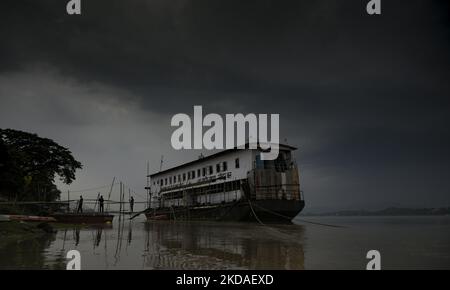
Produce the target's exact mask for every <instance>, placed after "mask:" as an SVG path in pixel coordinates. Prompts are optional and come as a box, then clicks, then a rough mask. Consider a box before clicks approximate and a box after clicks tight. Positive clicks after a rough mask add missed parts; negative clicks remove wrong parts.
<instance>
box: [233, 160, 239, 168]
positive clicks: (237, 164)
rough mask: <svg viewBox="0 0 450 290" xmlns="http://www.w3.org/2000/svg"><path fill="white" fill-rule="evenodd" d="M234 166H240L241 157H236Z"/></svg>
mask: <svg viewBox="0 0 450 290" xmlns="http://www.w3.org/2000/svg"><path fill="white" fill-rule="evenodd" d="M234 166H235V167H236V168H239V158H236V159H235V160H234Z"/></svg>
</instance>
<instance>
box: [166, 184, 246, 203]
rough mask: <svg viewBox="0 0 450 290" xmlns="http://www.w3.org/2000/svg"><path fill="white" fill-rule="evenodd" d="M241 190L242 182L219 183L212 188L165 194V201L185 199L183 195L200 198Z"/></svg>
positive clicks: (211, 186)
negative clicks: (201, 196) (199, 196)
mask: <svg viewBox="0 0 450 290" xmlns="http://www.w3.org/2000/svg"><path fill="white" fill-rule="evenodd" d="M240 189H241V181H240V180H233V181H229V182H225V183H219V184H212V185H210V186H203V187H199V188H192V189H188V190H187V191H183V190H180V191H177V192H170V193H166V194H164V196H163V198H164V199H178V198H183V194H187V195H189V196H198V195H208V194H215V193H223V192H230V191H236V190H240Z"/></svg>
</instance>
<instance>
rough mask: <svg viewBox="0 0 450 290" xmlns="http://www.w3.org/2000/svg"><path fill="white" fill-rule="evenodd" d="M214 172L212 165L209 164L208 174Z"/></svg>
mask: <svg viewBox="0 0 450 290" xmlns="http://www.w3.org/2000/svg"><path fill="white" fill-rule="evenodd" d="M213 173H214V170H213V167H212V166H209V175H212V174H213Z"/></svg>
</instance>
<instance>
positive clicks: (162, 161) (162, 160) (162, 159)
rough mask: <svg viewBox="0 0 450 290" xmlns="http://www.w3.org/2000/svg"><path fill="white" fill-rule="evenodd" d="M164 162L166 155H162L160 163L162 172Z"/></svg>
mask: <svg viewBox="0 0 450 290" xmlns="http://www.w3.org/2000/svg"><path fill="white" fill-rule="evenodd" d="M163 163H164V155H161V163H160V164H159V172H161V170H162V166H163Z"/></svg>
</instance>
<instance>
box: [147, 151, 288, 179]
mask: <svg viewBox="0 0 450 290" xmlns="http://www.w3.org/2000/svg"><path fill="white" fill-rule="evenodd" d="M250 144H251V143H246V144H245V149H242V148H240V147H234V148H231V149H225V150H222V151H219V152H217V153H214V154H211V155H208V156H205V157H202V158H199V159H196V160H192V161H189V162H187V163H183V164H180V165H177V166H175V167H171V168H169V169H166V170H163V171H159V172H156V173H153V174H150V175H148V177H151V178H153V177H155V176H158V175H161V174H165V173H167V172H170V171H173V170H177V169H180V168H183V167H188V166H191V165H193V164H195V163H200V162H204V161H207V160H211V159H214V158H217V157H219V156H222V155H225V154H228V153H231V152H234V151H238V150H262V149H261V148H260V146H259V144H258V146H257V147H258V148H257V149H250V148H249V147H250ZM271 146H278V147H279V149H280V150H289V151H294V150H297V147H294V146H291V145H287V144H271Z"/></svg>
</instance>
